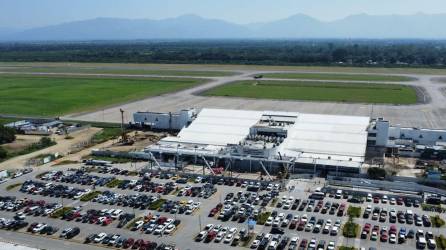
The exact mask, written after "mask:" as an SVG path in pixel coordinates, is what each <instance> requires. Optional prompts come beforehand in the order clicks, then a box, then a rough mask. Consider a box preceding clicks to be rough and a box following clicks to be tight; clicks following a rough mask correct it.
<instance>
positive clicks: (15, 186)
mask: <svg viewBox="0 0 446 250" xmlns="http://www.w3.org/2000/svg"><path fill="white" fill-rule="evenodd" d="M22 184H23V183H21V182H20V183H15V184H11V185H9V186H7V187H6V191H11V190H13V189H15V188H17V187H20V186H21V185H22Z"/></svg>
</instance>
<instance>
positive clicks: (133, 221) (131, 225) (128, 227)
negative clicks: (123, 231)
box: [126, 217, 142, 230]
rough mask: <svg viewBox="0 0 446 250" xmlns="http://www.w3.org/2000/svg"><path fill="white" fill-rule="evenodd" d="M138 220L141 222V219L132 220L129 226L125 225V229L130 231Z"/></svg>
mask: <svg viewBox="0 0 446 250" xmlns="http://www.w3.org/2000/svg"><path fill="white" fill-rule="evenodd" d="M140 220H142V217H137V218H135V219H133V220H132V221H131V222H130V223H129V224H127V226H126V228H127V229H129V230H130V229H131V228H132V227H133V226H134V225H135V224H136V222H137V221H140Z"/></svg>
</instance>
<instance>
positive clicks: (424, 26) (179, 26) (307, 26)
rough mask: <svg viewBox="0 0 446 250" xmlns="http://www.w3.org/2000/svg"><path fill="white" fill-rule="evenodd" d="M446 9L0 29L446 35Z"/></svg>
mask: <svg viewBox="0 0 446 250" xmlns="http://www.w3.org/2000/svg"><path fill="white" fill-rule="evenodd" d="M444 24H446V14H435V15H430V14H415V15H381V16H373V15H366V14H360V15H352V16H348V17H346V18H343V19H339V20H335V21H332V22H323V21H320V20H317V19H315V18H312V17H309V16H306V15H303V14H297V15H294V16H291V17H288V18H285V19H282V20H277V21H273V22H266V23H254V24H247V25H239V24H234V23H230V22H226V21H222V20H216V19H205V18H202V17H199V16H195V15H184V16H179V17H177V18H169V19H162V20H149V19H119V18H96V19H91V20H84V21H76V22H69V23H63V24H58V25H53V26H46V27H40V28H33V29H28V30H22V31H16V30H12V29H7V28H0V39H1V40H18V41H27V40H134V39H206V38H209V39H224V38H227V39H235V38H270V39H275V38H291V39H299V38H396V39H398V38H415V39H417V38H421V39H446V29H445V28H444Z"/></svg>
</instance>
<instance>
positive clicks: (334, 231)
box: [330, 226, 339, 236]
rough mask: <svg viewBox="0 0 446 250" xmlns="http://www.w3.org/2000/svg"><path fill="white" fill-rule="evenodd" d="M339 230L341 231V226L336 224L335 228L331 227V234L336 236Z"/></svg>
mask: <svg viewBox="0 0 446 250" xmlns="http://www.w3.org/2000/svg"><path fill="white" fill-rule="evenodd" d="M338 231H339V228H338V227H337V226H334V227H333V228H331V231H330V235H331V236H336V235H338Z"/></svg>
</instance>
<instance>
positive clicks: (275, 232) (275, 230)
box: [270, 227, 285, 234]
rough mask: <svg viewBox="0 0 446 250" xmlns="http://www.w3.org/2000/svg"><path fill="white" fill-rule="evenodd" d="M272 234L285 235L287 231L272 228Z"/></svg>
mask: <svg viewBox="0 0 446 250" xmlns="http://www.w3.org/2000/svg"><path fill="white" fill-rule="evenodd" d="M270 233H271V234H284V233H285V231H284V230H283V229H282V228H278V227H273V228H271V232H270Z"/></svg>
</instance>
